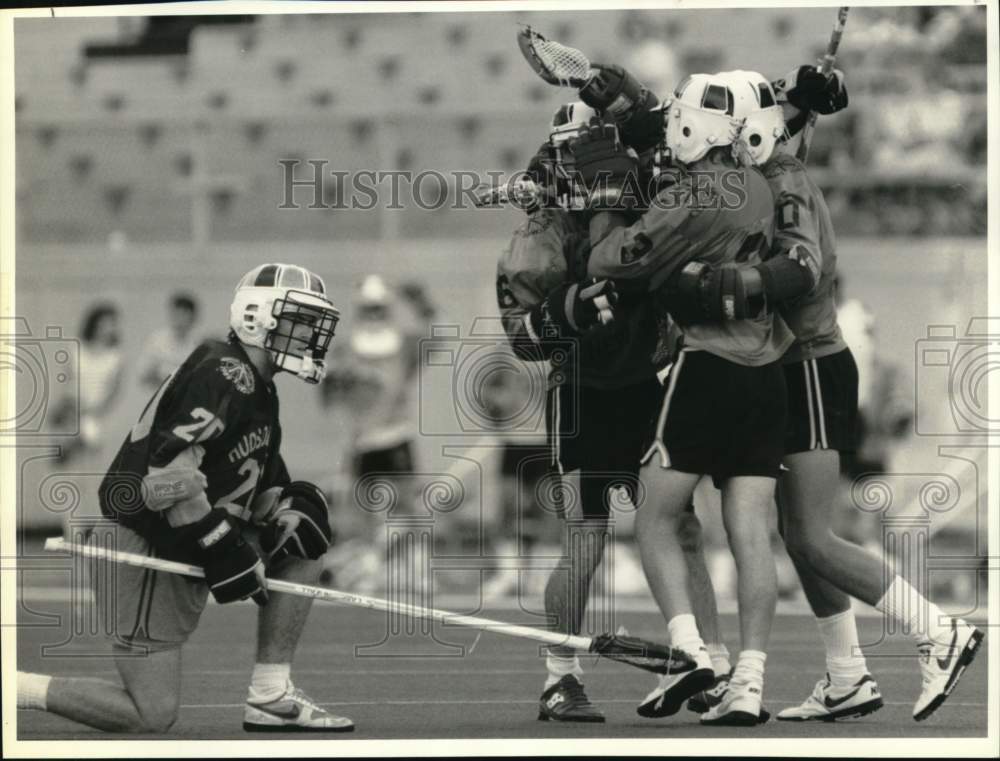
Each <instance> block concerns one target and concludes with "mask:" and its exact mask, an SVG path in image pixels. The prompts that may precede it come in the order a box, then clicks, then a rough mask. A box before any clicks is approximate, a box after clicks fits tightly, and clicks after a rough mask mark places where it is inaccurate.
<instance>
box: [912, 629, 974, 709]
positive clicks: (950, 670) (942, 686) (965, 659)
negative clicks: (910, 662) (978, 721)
mask: <svg viewBox="0 0 1000 761" xmlns="http://www.w3.org/2000/svg"><path fill="white" fill-rule="evenodd" d="M982 644H983V633H982V632H981V631H980V630H979V629H977V628H976V627H975V626H971V625H970V624H967V623H966V622H965V621H963V620H962V619H960V618H953V619H951V637H950V638H949V640H948V641H947V642H944V643H942V642H936V641H928V642H922V643H921V644H919V645H918V646H917V649H918V650H919V652H920V673H921V677H922V678H923V688H922V689H921V690H920V697H919V698H917V703H916V705H914V706H913V718H914V719H916V720H917V721H923V720H924V719H926V718H927V717H928V716H930V715H931V714H932V713H934V712H935V711H936V710H937V709H938V708H940V707H941V704H942V703H944V701H945V700H947V699H948V696H949V695H951V693H952V691H953V690H954V689H955V687H956V685H958V680H959V679H961V678H962V674H963V673H965V669H966V668H968V666H969V664H970V663H972V660H973V659H974V658H975V657H976V652H977V651H978V650H979V648H980V646H981V645H982Z"/></svg>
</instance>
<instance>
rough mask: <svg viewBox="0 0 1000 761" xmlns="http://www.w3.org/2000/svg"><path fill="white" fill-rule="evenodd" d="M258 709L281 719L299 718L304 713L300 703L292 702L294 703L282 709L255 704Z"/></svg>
mask: <svg viewBox="0 0 1000 761" xmlns="http://www.w3.org/2000/svg"><path fill="white" fill-rule="evenodd" d="M254 708H256V709H257V710H258V711H263V712H264V713H269V714H271V715H272V716H277V717H278V718H279V719H297V718H299V715H300V714H301V713H302V708H301V707H300V706H299V704H298V703H292V705H291V706H290V707H289V708H288V709H286V710H281V711H276V710H275V709H273V708H265V707H264V706H254Z"/></svg>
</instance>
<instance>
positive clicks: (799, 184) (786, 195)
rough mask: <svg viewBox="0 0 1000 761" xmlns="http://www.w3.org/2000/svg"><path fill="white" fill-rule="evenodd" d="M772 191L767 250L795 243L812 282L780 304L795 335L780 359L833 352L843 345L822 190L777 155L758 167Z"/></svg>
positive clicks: (831, 241)
mask: <svg viewBox="0 0 1000 761" xmlns="http://www.w3.org/2000/svg"><path fill="white" fill-rule="evenodd" d="M763 172H764V177H765V178H766V179H767V182H768V185H770V187H771V192H772V193H773V194H774V214H775V217H774V244H773V246H772V248H771V252H770V254H771V255H773V256H777V255H783V254H784V253H785V252H787V251H789V250H790V249H791V248H792V246H795V245H798V246H800V250H801V251H804V255H805V256H806V257H807V260H806V261H804V262H802V263H803V264H805V265H806V266H807V267H809V269H810V270H811V271H812V273H813V277H814V278H815V279H816V281H817V283H816V286H815V287H814V288H813V290H812V291H810V292H809V293H807V294H805V295H803V296H800V297H799V298H797V299H794V300H792V301H789V302H788V303H786V304H783V305H782V307H781V309H780V310H779V311H780V312H781V315H782V316H783V317H784V318H785V322H786V323H788V327H789V328H791V330H792V332H793V333H794V334H795V343H794V344H793V345H792V347H791V348H790V349H789V350H788V353H787V354H785V357H784V360H783V361H784V362H786V363H791V362H802V361H804V360H808V359H816V358H819V357H825V356H828V355H830V354H836V353H837V352H839V351H842V350H843V349H845V348H846V347H847V344H846V343H845V341H844V339H843V336H842V335H841V332H840V328H839V327H838V326H837V307H836V304H835V302H834V284H835V280H836V274H837V251H836V240H835V238H834V235H833V224H832V223H831V221H830V210H829V209H828V208H827V205H826V201H825V200H824V198H823V194H822V192H821V191H820V189H819V188H818V187H816V184H815V183H814V182H813V181H812V179H811V178H810V177H809V175H808V174H807V173H806V168H805V166H804V165H803V164H802V162H801V161H799V160H798V159H796V158H795V157H794V156H788V155H783V154H779V155H777V156H775V157H774V158H772V159H771V160H770V161H768V162H767V163H766V164H765V165H764V167H763Z"/></svg>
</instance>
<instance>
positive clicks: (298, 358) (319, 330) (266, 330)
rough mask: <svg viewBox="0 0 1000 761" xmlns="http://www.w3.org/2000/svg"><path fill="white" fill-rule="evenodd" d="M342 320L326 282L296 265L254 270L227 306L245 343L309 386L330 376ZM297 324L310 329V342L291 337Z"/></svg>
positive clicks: (232, 324) (231, 318) (269, 266)
mask: <svg viewBox="0 0 1000 761" xmlns="http://www.w3.org/2000/svg"><path fill="white" fill-rule="evenodd" d="M339 320H340V312H339V311H338V310H337V308H336V307H335V306H334V305H333V303H332V302H331V301H330V300H329V299H328V298H327V297H326V285H325V284H324V283H323V280H322V278H320V277H319V275H316V274H315V273H313V272H310V271H309V270H307V269H305V268H304V267H299V266H296V265H294V264H262V265H260V266H259V267H255V268H254V269H252V270H250V271H249V272H248V273H247V274H245V275H244V276H243V277H242V279H240V282H239V285H237V286H236V293H235V295H234V296H233V303H232V305H231V306H230V307H229V327H230V328H232V329H233V332H234V333H235V334H236V337H237V338H239V340H240V341H241V342H242V343H244V344H246V345H247V346H256V347H258V348H260V349H264V350H265V351H267V352H268V354H269V355H270V356H271V361H272V362H273V363H274V365H275V366H276V367H277V368H279V369H280V370H284V371H286V372H289V373H292V374H294V375H296V376H297V377H299V378H301V379H302V380H304V381H306V382H307V383H319V382H320V381H321V380H322V379H323V376H324V375H325V374H326V362H325V357H326V352H327V349H328V348H329V347H330V341H331V340H332V339H333V334H334V331H335V330H336V328H337V322H338V321H339ZM299 325H308V326H309V327H310V328H312V333H311V335H310V338H309V339H308V341H304V340H302V339H301V338H293V334H295V333H296V330H295V328H296V327H297V326H299ZM302 344H305V345H304V346H303V345H302Z"/></svg>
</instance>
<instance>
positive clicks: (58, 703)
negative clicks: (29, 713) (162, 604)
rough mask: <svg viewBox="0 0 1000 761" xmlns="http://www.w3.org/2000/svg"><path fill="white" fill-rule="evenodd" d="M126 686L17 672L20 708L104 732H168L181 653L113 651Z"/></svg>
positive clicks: (177, 689) (176, 695) (177, 697)
mask: <svg viewBox="0 0 1000 761" xmlns="http://www.w3.org/2000/svg"><path fill="white" fill-rule="evenodd" d="M115 664H116V665H117V667H118V673H119V674H120V675H121V678H122V682H123V684H124V687H122V686H120V685H117V684H114V683H113V682H109V681H107V680H106V679H92V678H82V677H58V676H51V677H50V676H46V675H42V674H24V673H19V674H18V681H17V705H18V708H28V709H36V710H41V711H48V712H49V713H54V714H56V715H57V716H62V717H64V718H66V719H71V720H73V721H76V722H79V723H81V724H86V725H87V726H89V727H94V728H95V729H101V730H104V731H105V732H144V733H151V734H152V733H155V734H160V733H163V732H166V731H167V730H169V729H170V727H171V726H173V724H174V722H175V721H176V720H177V713H178V709H179V707H180V693H181V690H180V674H181V649H180V647H175V648H171V649H167V650H161V651H158V652H149V653H140V652H139V651H134V650H126V649H125V648H116V658H115Z"/></svg>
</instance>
